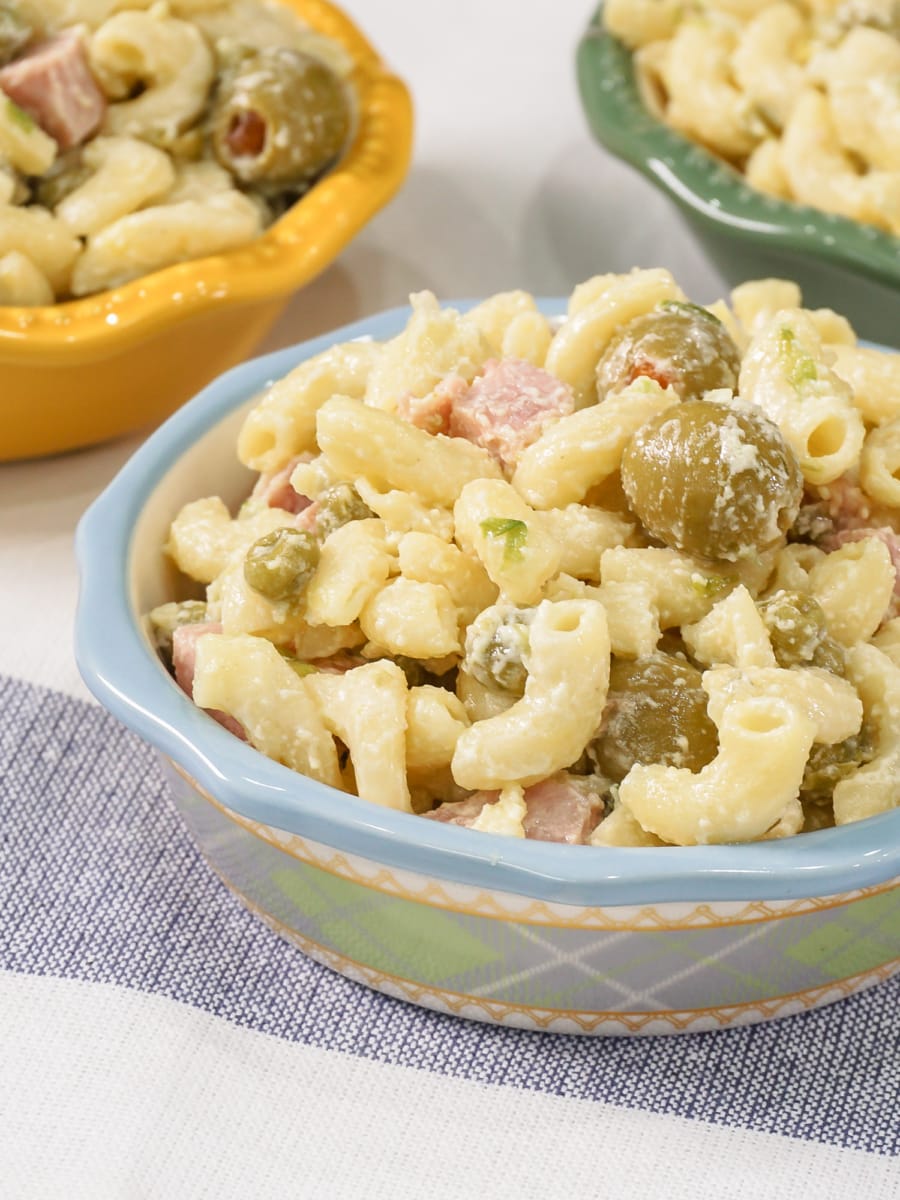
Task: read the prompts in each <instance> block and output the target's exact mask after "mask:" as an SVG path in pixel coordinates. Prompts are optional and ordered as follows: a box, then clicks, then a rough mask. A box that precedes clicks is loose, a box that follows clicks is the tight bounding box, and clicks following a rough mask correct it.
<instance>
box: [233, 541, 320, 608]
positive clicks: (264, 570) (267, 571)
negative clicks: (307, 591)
mask: <svg viewBox="0 0 900 1200" xmlns="http://www.w3.org/2000/svg"><path fill="white" fill-rule="evenodd" d="M318 565H319V543H318V542H317V541H316V539H315V538H314V537H313V535H312V534H311V533H307V532H306V531H305V530H302V529H289V528H284V529H274V530H273V531H272V532H271V533H267V534H266V535H265V536H264V537H261V538H258V539H257V540H256V541H255V542H254V543H253V545H252V546H251V547H250V549H249V550H248V551H247V554H246V557H245V558H244V579H245V580H246V581H247V584H248V585H249V586H250V587H252V588H253V590H254V591H255V592H259V594H260V595H261V596H265V597H266V598H267V599H268V600H287V599H289V598H290V597H292V596H295V595H297V593H299V592H301V591H302V590H303V588H305V587H306V585H307V584H308V583H309V581H310V579H312V577H313V573H314V572H315V569H316V567H317V566H318Z"/></svg>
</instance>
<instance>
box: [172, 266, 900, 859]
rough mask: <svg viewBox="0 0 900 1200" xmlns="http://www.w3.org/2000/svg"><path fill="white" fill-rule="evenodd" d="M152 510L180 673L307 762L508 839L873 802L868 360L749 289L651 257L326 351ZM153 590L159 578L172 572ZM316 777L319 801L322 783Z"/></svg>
mask: <svg viewBox="0 0 900 1200" xmlns="http://www.w3.org/2000/svg"><path fill="white" fill-rule="evenodd" d="M237 454H238V457H239V459H240V460H241V462H242V463H243V464H245V465H246V466H247V467H249V468H251V469H252V470H253V471H254V472H256V473H257V481H256V484H255V486H254V487H253V490H252V493H251V494H250V495H249V496H248V497H247V499H246V500H245V502H244V503H243V505H242V506H241V508H240V510H239V511H238V512H237V513H235V514H232V513H231V512H229V510H228V508H227V507H226V505H225V504H224V503H223V501H222V500H221V499H219V498H217V497H205V498H198V499H197V500H194V501H192V502H190V503H188V504H187V505H186V506H185V507H184V508H183V509H182V510H181V511H180V512H179V513H178V514H177V515H176V517H175V519H174V520H173V522H172V524H171V529H170V532H169V537H168V542H167V546H166V551H167V553H168V555H169V556H170V557H171V559H172V561H173V562H174V564H175V566H176V567H177V568H178V570H179V571H180V572H181V575H182V578H183V580H184V581H185V588H184V589H183V590H182V593H181V594H182V595H187V594H188V593H189V592H190V591H191V587H193V596H194V598H193V599H189V600H172V601H171V602H169V603H167V604H164V605H162V606H161V607H160V608H157V609H155V610H154V611H153V612H152V613H151V614H150V618H149V622H150V629H151V631H152V636H153V638H154V641H155V644H156V645H157V646H158V648H159V650H160V653H161V655H162V657H163V658H164V660H165V661H166V663H167V665H168V666H169V667H170V669H171V670H172V672H173V674H174V675H175V678H176V679H177V681H178V683H179V684H180V685H181V687H182V688H183V689H184V690H185V691H186V692H187V693H188V694H189V695H191V696H192V697H193V700H194V702H195V703H196V704H197V705H198V706H200V707H201V708H204V709H206V710H207V711H208V712H209V713H210V714H211V715H212V716H213V717H214V718H215V719H217V720H219V721H221V722H222V723H223V724H225V725H226V726H227V727H228V728H229V729H231V730H232V732H234V733H235V734H236V735H237V736H238V737H241V738H244V739H246V740H247V741H248V742H250V743H251V744H252V745H253V746H254V747H256V748H257V749H258V750H260V751H261V752H262V753H264V754H266V755H269V756H270V757H271V758H273V759H276V760H277V761H278V762H281V763H283V764H285V765H286V766H288V767H290V768H292V769H294V770H296V771H298V772H301V773H302V774H304V775H307V776H310V777H312V778H313V779H316V780H319V781H321V782H323V783H326V784H329V785H331V786H332V787H334V788H337V789H340V790H343V791H346V792H351V793H356V794H358V795H359V796H361V797H363V798H365V799H366V800H370V801H371V802H373V803H375V804H381V805H387V806H389V807H391V808H394V809H398V810H401V811H404V812H409V813H416V814H420V815H422V816H424V817H426V818H429V819H432V820H438V821H447V822H452V823H454V824H459V825H467V826H470V827H472V828H474V829H481V830H490V831H492V832H495V833H503V834H507V835H510V836H515V837H530V838H538V839H544V840H551V841H560V842H568V843H580V844H586V843H590V844H594V845H617V846H660V845H664V844H666V845H667V844H675V845H693V844H703V843H713V842H745V841H753V840H759V839H765V838H780V837H786V836H789V835H792V834H799V833H801V832H803V831H808V830H815V829H818V828H821V827H823V826H827V825H832V824H838V825H842V824H845V823H847V822H850V821H856V820H859V819H861V818H864V817H868V816H870V815H873V814H875V813H879V812H882V811H885V810H886V809H889V808H891V807H894V806H896V805H897V803H898V795H900V792H898V786H897V779H898V777H900V616H898V615H897V614H898V612H900V583H898V578H900V574H898V570H900V481H898V477H900V355H897V354H889V353H884V352H881V351H878V350H875V349H871V348H867V347H864V346H860V345H858V344H857V340H856V338H855V336H854V333H853V330H852V329H851V328H850V326H849V325H848V323H847V322H846V321H845V320H844V319H843V318H842V317H840V316H838V315H837V314H836V313H834V312H831V311H830V310H817V311H810V310H807V309H804V308H803V307H802V298H801V296H800V293H799V290H798V289H797V287H796V286H795V285H794V284H792V283H789V282H786V281H781V280H763V281H758V282H752V283H747V284H744V285H742V286H741V287H739V288H737V289H736V290H735V291H734V293H733V294H732V296H731V300H730V304H725V303H724V302H721V301H720V302H717V303H716V304H714V305H712V306H711V307H710V308H704V307H700V306H698V305H695V304H692V303H691V302H690V301H689V300H688V299H687V297H686V296H685V295H684V294H683V293H682V291H681V290H680V288H679V287H678V285H677V283H676V282H675V280H674V279H673V278H672V276H671V275H670V274H669V273H668V272H667V271H665V270H636V271H633V272H631V273H630V274H626V275H601V276H596V277H594V278H592V279H589V280H587V281H586V282H584V283H582V284H580V285H579V286H578V287H576V288H575V289H574V291H573V292H572V294H571V296H570V297H569V299H568V309H567V312H566V314H565V316H564V317H563V319H561V320H559V321H556V320H548V318H546V317H545V316H544V315H543V314H542V313H541V312H540V311H539V309H538V307H537V305H536V303H535V301H534V299H533V297H532V296H531V295H529V294H528V293H526V292H521V291H517V292H508V293H503V294H498V295H495V296H492V297H490V298H489V299H487V300H485V301H484V302H482V303H481V304H479V305H478V306H477V307H475V308H473V309H472V310H470V311H468V312H465V313H459V312H456V311H454V310H453V309H450V308H442V307H441V306H440V305H439V304H438V302H437V300H436V299H435V297H434V296H432V295H431V294H430V293H427V292H425V293H421V294H419V295H416V296H414V297H413V298H412V315H411V317H410V318H409V321H408V323H407V324H406V327H405V328H404V329H403V331H402V332H401V333H399V334H398V335H397V336H396V337H394V338H392V339H390V340H388V341H385V342H383V343H377V342H372V341H358V342H351V343H347V344H340V345H335V346H333V347H332V348H331V349H329V350H327V351H326V352H325V353H323V354H320V355H318V356H317V357H315V358H312V359H310V360H308V361H305V362H302V363H301V364H300V365H299V366H297V367H296V368H295V369H294V370H292V371H291V372H290V373H289V374H288V375H286V376H285V377H284V378H282V379H279V380H277V381H276V382H274V383H273V384H271V386H269V387H268V389H267V390H266V391H265V393H264V394H263V395H262V396H261V397H259V398H258V400H257V402H256V403H255V405H254V407H253V408H252V409H251V411H250V412H249V414H248V415H247V416H246V419H245V420H244V423H243V426H242V428H241V432H240V435H239V438H238V444H237ZM187 580H190V581H193V585H190V586H188V585H187V582H186V581H187ZM337 802H338V801H337V799H335V803H337Z"/></svg>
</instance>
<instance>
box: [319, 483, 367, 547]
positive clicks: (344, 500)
mask: <svg viewBox="0 0 900 1200" xmlns="http://www.w3.org/2000/svg"><path fill="white" fill-rule="evenodd" d="M374 516H375V514H374V513H373V512H372V510H371V508H369V506H368V505H367V504H366V503H365V501H364V500H363V499H362V497H361V496H360V494H359V492H358V491H357V490H356V488H355V487H354V486H353V484H352V483H334V484H332V485H331V486H330V487H327V488H323V489H322V491H321V492H319V494H318V496H317V497H316V532H317V533H318V535H319V537H320V538H322V540H323V541H324V540H325V538H327V537H328V535H329V534H330V533H334V531H335V529H340V527H341V526H342V525H348V524H349V523H350V522H351V521H364V520H365V519H366V518H367V517H374Z"/></svg>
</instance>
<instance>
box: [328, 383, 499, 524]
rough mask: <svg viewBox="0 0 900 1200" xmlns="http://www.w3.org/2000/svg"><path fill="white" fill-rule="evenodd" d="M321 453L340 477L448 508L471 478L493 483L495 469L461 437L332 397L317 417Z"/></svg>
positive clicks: (488, 458) (491, 461)
mask: <svg viewBox="0 0 900 1200" xmlns="http://www.w3.org/2000/svg"><path fill="white" fill-rule="evenodd" d="M316 436H317V440H318V443H319V446H320V447H321V450H322V453H323V454H324V455H325V456H326V457H327V459H328V460H329V462H330V463H331V464H332V465H333V466H334V468H335V470H336V471H337V472H338V473H339V474H340V475H342V476H343V478H345V479H356V478H358V477H362V478H364V479H368V480H369V481H370V482H371V483H373V484H375V485H376V486H377V487H384V486H386V487H388V488H399V489H401V490H402V491H406V492H414V493H415V494H416V495H417V496H419V497H421V498H422V499H423V500H425V501H427V502H428V503H430V504H438V505H442V506H444V507H449V506H450V505H452V504H453V503H454V501H455V500H456V497H457V496H458V495H459V493H460V492H461V491H462V489H463V488H464V487H465V485H466V484H467V483H468V482H469V481H470V480H472V479H481V478H483V477H486V478H488V479H497V478H499V476H500V467H499V466H498V465H497V462H496V460H495V459H494V458H492V457H491V455H490V454H488V452H487V451H486V450H482V448H481V447H480V446H475V445H473V443H472V442H467V441H466V440H465V439H464V438H448V437H443V436H442V435H441V434H437V435H434V434H430V433H425V431H424V430H422V429H417V428H416V427H415V426H414V425H410V423H409V422H408V421H404V420H403V419H402V418H401V417H397V416H394V414H393V413H390V412H383V411H382V410H381V409H378V408H372V407H370V406H369V405H367V404H362V403H360V401H358V400H351V399H349V398H348V397H346V396H333V397H332V398H331V399H330V400H327V401H326V402H325V403H324V404H323V405H322V406H321V407H320V408H319V410H318V412H317V413H316Z"/></svg>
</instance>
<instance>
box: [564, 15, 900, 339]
mask: <svg viewBox="0 0 900 1200" xmlns="http://www.w3.org/2000/svg"><path fill="white" fill-rule="evenodd" d="M898 31H900V24H898V22H897V18H896V8H895V6H894V7H892V6H891V5H890V4H883V3H878V2H877V0H875V2H873V3H870V4H863V5H857V6H837V5H815V4H805V3H801V4H797V5H794V4H788V3H781V2H769V3H765V4H761V5H760V4H753V5H743V6H742V5H734V4H731V3H727V2H726V0H721V2H720V0H708V2H706V3H703V4H700V5H696V6H694V5H681V4H676V3H674V0H673V2H670V0H638V2H637V3H631V2H630V0H628V2H625V0H612V2H611V3H606V4H604V5H603V6H602V7H601V8H600V9H598V11H597V13H596V15H595V17H594V19H593V22H592V23H591V25H590V27H589V28H588V30H587V31H586V33H585V34H584V36H583V38H582V40H581V42H580V44H579V48H578V55H577V68H578V82H579V87H580V91H581V98H582V102H583V105H584V109H585V113H586V116H587V119H588V122H589V125H590V128H591V130H592V132H593V134H594V136H595V137H596V138H597V140H598V141H599V142H600V143H601V144H602V145H604V146H605V147H606V148H607V149H608V150H610V151H612V153H614V154H616V155H618V156H620V157H621V158H623V159H624V160H625V161H626V162H628V163H630V164H631V165H632V166H634V167H636V168H637V169H638V170H639V171H641V172H642V174H644V175H645V176H646V177H647V178H648V179H649V180H650V182H651V183H653V184H654V185H655V186H657V187H659V188H660V189H661V190H662V191H663V192H665V193H666V194H667V195H669V196H670V197H671V199H672V200H673V201H674V202H675V203H676V204H677V205H678V207H679V208H680V210H681V211H682V213H683V214H684V215H685V217H686V218H687V220H688V222H689V223H690V225H691V227H692V229H693V230H694V231H695V232H696V233H697V235H698V236H699V238H700V239H701V241H702V243H703V245H704V247H705V248H706V249H707V250H708V252H709V253H710V255H711V257H712V258H713V259H714V261H715V262H716V264H717V266H719V268H720V269H721V270H722V272H723V273H724V275H725V276H726V278H727V279H728V280H729V281H730V282H732V283H738V282H740V281H741V280H743V279H746V278H748V277H752V276H758V275H761V274H772V275H787V276H789V277H790V278H792V279H796V280H797V281H798V282H799V283H800V284H801V285H802V286H803V292H804V296H805V297H806V302H807V303H808V304H810V305H820V304H821V305H826V304H834V303H836V298H838V297H839V298H840V307H841V311H842V312H843V313H844V314H845V315H846V316H848V317H850V318H851V319H852V320H853V323H854V326H855V327H856V328H857V329H858V330H859V332H860V333H862V334H863V335H865V336H867V337H870V338H873V339H875V340H878V341H881V342H884V343H887V344H889V345H898V344H900V333H898V329H900V324H898V321H897V315H896V313H897V295H898V290H900V236H898V234H900V157H898V152H897V141H896V136H895V135H893V134H892V133H891V130H892V129H895V128H896V120H897V111H900V110H898V104H900V101H898V100H897V96H898V95H900V93H898V92H897V90H896V87H895V81H896V78H897V77H898V74H900V38H898ZM892 81H894V82H892Z"/></svg>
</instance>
